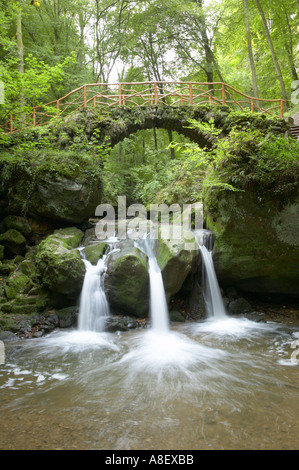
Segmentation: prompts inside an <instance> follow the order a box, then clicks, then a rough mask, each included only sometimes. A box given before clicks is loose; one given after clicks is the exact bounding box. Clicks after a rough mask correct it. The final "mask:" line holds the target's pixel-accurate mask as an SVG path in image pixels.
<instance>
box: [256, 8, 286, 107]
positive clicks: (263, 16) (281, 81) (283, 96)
mask: <svg viewBox="0 0 299 470" xmlns="http://www.w3.org/2000/svg"><path fill="white" fill-rule="evenodd" d="M255 1H256V5H257V8H258V10H259V12H260V15H261V18H262V22H263V26H264V30H265V34H266V37H267V41H268V45H269V48H270V51H271V55H272V60H273V63H274V67H275V70H276V73H277V76H278V80H279V83H280V88H281V93H282V98H283V99H284V100H285V101H287V94H286V89H285V85H284V81H283V76H282V73H281V69H280V66H279V63H278V60H277V57H276V54H275V50H274V47H273V43H272V39H271V35H270V31H269V28H268V25H267V21H266V18H265V14H264V12H263V9H262V7H261V4H260V1H259V0H255Z"/></svg>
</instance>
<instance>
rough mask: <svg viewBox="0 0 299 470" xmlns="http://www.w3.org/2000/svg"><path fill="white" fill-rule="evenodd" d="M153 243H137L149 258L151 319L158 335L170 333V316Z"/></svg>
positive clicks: (144, 241) (144, 240) (148, 241)
mask: <svg viewBox="0 0 299 470" xmlns="http://www.w3.org/2000/svg"><path fill="white" fill-rule="evenodd" d="M153 242H154V240H151V239H150V238H144V239H142V240H139V241H138V243H137V246H138V248H139V249H140V250H141V251H142V252H143V253H145V254H146V255H147V257H148V265H149V268H148V272H149V279H150V317H151V322H152V330H153V331H155V332H156V333H165V332H168V331H169V314H168V307H167V301H166V295H165V290H164V284H163V278H162V273H161V269H160V267H159V265H158V261H157V258H156V256H155V254H154V249H153V246H152V245H153Z"/></svg>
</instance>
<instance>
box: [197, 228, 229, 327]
mask: <svg viewBox="0 0 299 470" xmlns="http://www.w3.org/2000/svg"><path fill="white" fill-rule="evenodd" d="M196 239H197V242H198V246H199V249H200V252H201V256H202V262H203V272H202V279H203V292H204V299H205V303H206V308H207V313H208V316H209V317H210V318H215V319H224V318H226V311H225V306H224V303H223V299H222V295H221V292H220V288H219V284H218V280H217V275H216V272H215V267H214V262H213V257H212V249H213V238H212V234H211V233H210V232H204V233H203V237H202V241H199V236H198V234H197V235H196Z"/></svg>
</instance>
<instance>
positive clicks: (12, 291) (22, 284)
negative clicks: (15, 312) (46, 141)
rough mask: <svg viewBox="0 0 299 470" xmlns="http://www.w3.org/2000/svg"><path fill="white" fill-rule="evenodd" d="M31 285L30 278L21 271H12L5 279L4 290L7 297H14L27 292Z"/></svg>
mask: <svg viewBox="0 0 299 470" xmlns="http://www.w3.org/2000/svg"><path fill="white" fill-rule="evenodd" d="M32 286H33V282H32V281H31V279H30V278H29V277H28V276H26V274H23V273H21V272H15V273H12V274H11V275H10V276H9V278H8V279H7V282H6V285H5V288H4V291H5V295H6V297H7V299H14V298H16V297H17V296H18V295H19V294H27V293H28V292H29V291H30V289H31V288H32Z"/></svg>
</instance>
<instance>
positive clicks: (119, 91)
mask: <svg viewBox="0 0 299 470" xmlns="http://www.w3.org/2000/svg"><path fill="white" fill-rule="evenodd" d="M118 104H119V106H121V105H122V99H121V83H119V84H118Z"/></svg>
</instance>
